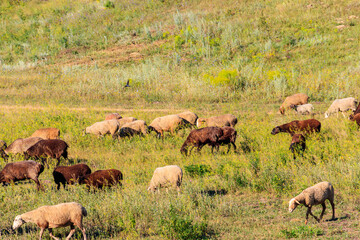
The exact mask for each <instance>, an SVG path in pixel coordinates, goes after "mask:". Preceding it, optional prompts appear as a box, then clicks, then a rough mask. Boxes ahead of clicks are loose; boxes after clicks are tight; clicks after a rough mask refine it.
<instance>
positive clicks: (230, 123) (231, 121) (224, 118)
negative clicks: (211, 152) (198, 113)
mask: <svg viewBox="0 0 360 240" xmlns="http://www.w3.org/2000/svg"><path fill="white" fill-rule="evenodd" d="M237 121H238V120H237V118H236V117H235V116H234V115H232V114H225V115H221V116H215V117H210V118H198V119H197V121H196V126H197V127H201V126H204V127H235V125H236V124H237Z"/></svg>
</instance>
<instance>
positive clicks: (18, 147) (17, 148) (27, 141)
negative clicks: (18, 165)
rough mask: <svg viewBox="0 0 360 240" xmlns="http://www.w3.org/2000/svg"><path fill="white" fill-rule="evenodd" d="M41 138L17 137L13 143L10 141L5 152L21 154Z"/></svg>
mask: <svg viewBox="0 0 360 240" xmlns="http://www.w3.org/2000/svg"><path fill="white" fill-rule="evenodd" d="M41 140H43V139H42V138H39V137H29V138H18V139H16V140H15V141H14V142H13V143H11V144H10V145H9V146H8V147H7V148H6V149H5V150H4V152H5V154H6V155H9V154H10V153H12V154H23V153H24V152H26V150H28V149H29V148H30V147H31V146H33V145H35V144H36V143H38V142H39V141H41Z"/></svg>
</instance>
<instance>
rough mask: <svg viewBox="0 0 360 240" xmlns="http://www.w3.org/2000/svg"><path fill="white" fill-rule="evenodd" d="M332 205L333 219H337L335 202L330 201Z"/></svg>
mask: <svg viewBox="0 0 360 240" xmlns="http://www.w3.org/2000/svg"><path fill="white" fill-rule="evenodd" d="M330 204H331V208H332V212H333V215H332V218H331V219H335V205H334V202H333V201H330Z"/></svg>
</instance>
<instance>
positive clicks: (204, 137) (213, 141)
mask: <svg viewBox="0 0 360 240" xmlns="http://www.w3.org/2000/svg"><path fill="white" fill-rule="evenodd" d="M222 135H223V131H222V129H221V128H219V127H205V128H200V129H194V130H192V131H191V132H190V133H189V136H188V137H187V138H186V140H185V142H184V144H183V145H182V146H181V149H180V152H181V153H183V154H185V155H187V153H188V151H187V149H188V147H189V146H190V145H192V148H191V149H190V151H189V154H190V153H191V150H192V149H193V148H194V147H197V150H198V152H200V150H201V148H202V147H203V146H205V145H209V146H211V153H213V149H214V147H218V145H219V144H220V143H219V139H220V137H221V136H222Z"/></svg>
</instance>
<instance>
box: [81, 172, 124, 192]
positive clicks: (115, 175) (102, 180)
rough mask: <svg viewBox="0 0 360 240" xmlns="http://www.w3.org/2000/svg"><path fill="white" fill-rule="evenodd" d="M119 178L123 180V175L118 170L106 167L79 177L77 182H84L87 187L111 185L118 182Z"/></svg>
mask: <svg viewBox="0 0 360 240" xmlns="http://www.w3.org/2000/svg"><path fill="white" fill-rule="evenodd" d="M120 180H123V175H122V173H121V172H120V171H119V170H116V169H107V170H97V171H96V172H93V173H91V174H87V175H85V176H83V177H80V178H79V184H86V186H87V187H88V188H90V187H94V188H100V189H102V188H103V187H106V186H111V185H117V184H120V186H121V182H120Z"/></svg>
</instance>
